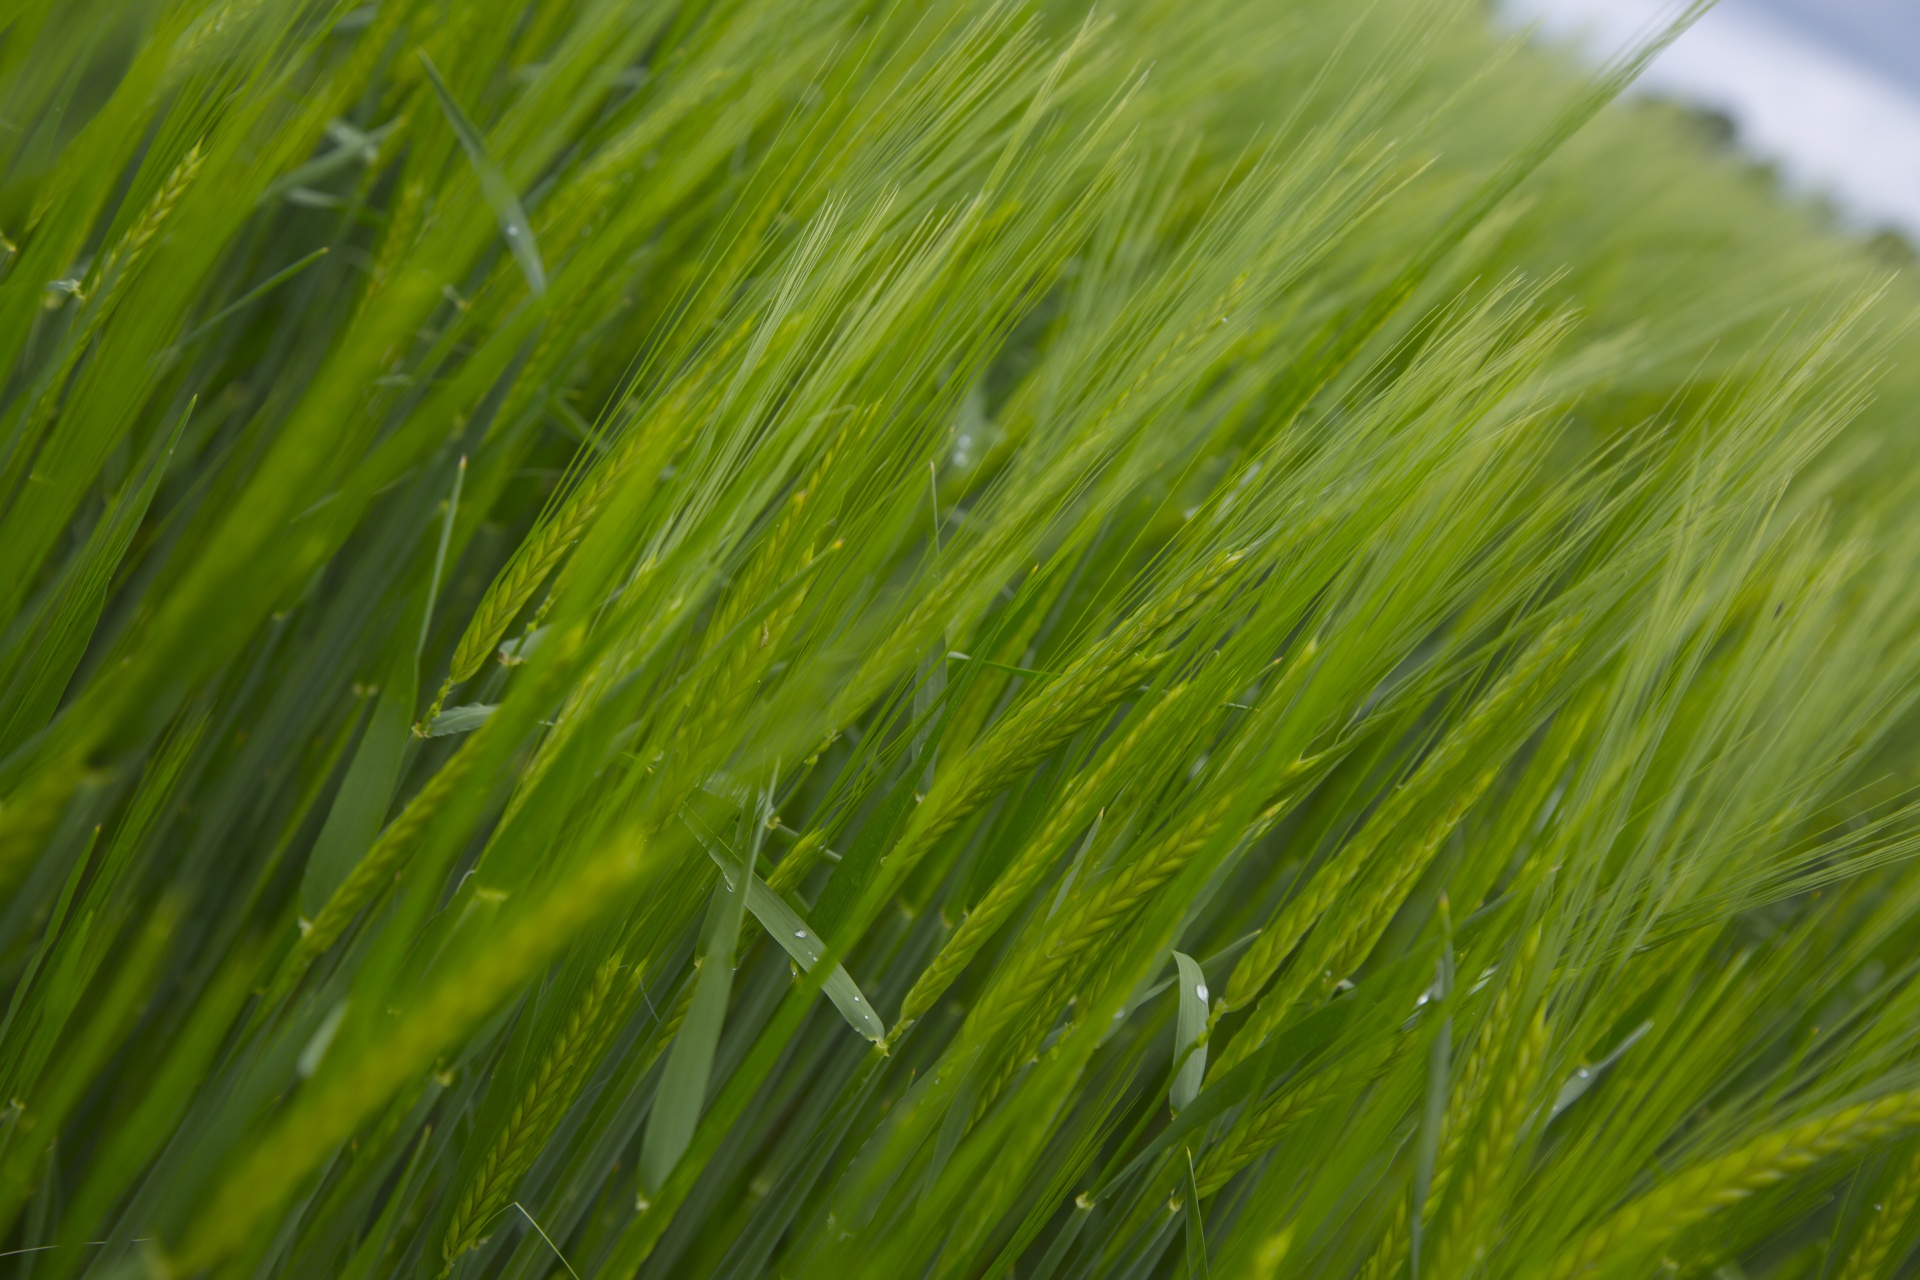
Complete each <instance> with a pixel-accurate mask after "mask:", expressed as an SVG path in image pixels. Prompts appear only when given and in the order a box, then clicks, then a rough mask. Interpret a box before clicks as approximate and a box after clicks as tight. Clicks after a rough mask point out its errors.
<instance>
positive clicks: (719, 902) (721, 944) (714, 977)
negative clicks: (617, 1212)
mask: <svg viewBox="0 0 1920 1280" xmlns="http://www.w3.org/2000/svg"><path fill="white" fill-rule="evenodd" d="M746 902H747V895H746V894H745V893H743V892H740V891H738V890H736V889H735V887H734V886H733V885H732V884H730V883H729V882H728V877H726V876H725V875H722V876H720V877H719V878H718V880H717V881H716V882H715V883H714V886H713V899H712V901H711V903H710V904H709V905H708V907H707V923H706V932H705V937H704V939H703V941H702V944H701V948H700V959H699V961H698V964H699V971H698V973H696V974H695V977H694V988H693V1004H692V1006H691V1007H689V1008H688V1010H687V1020H686V1021H685V1022H684V1023H682V1024H681V1026H680V1034H678V1035H676V1036H675V1037H674V1038H673V1048H672V1049H670V1050H668V1052H667V1065H666V1069H665V1071H664V1072H662V1073H661V1076H660V1090H659V1092H658V1093H657V1094H655V1095H654V1100H653V1115H652V1116H651V1117H650V1118H649V1119H648V1120H647V1136H646V1138H645V1140H644V1141H643V1142H642V1144H641V1147H640V1179H641V1185H642V1186H644V1187H646V1188H647V1189H648V1190H656V1189H658V1188H659V1187H661V1186H664V1185H665V1184H666V1181H667V1177H668V1175H669V1174H671V1173H672V1172H673V1167H674V1166H675V1165H676V1164H678V1163H680V1157H681V1155H682V1154H684V1153H685V1152H686V1149H687V1144H688V1143H689V1142H691V1141H693V1131H694V1129H695V1127H696V1126H697V1125H698V1124H699V1123H700V1108H701V1106H702V1105H703V1104H704V1103H705V1102H706V1098H707V1079H708V1076H709V1075H711V1074H712V1072H713V1052H714V1049H715V1048H717V1047H718V1045H719V1043H720V1027H721V1024H722V1023H724V1022H725V1021H726V1016H727V996H728V994H729V993H730V992H731V991H732V989H733V953H734V949H735V947H736V946H737V945H738V943H739V940H740V917H741V915H742V914H744V912H745V909H746Z"/></svg>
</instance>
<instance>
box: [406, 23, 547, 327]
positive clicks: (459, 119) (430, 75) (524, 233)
mask: <svg viewBox="0 0 1920 1280" xmlns="http://www.w3.org/2000/svg"><path fill="white" fill-rule="evenodd" d="M420 65H421V66H423V67H425V68H426V72H427V80H428V81H429V82H430V83H431V84H432V85H433V91H434V93H435V95H437V96H438V97H439V99H440V109H441V110H442V111H444V112H446V113H447V123H448V124H450V125H452V126H453V132H454V133H455V134H456V135H457V136H458V137H459V139H460V146H461V148H462V149H463V150H465V151H466V153H467V159H468V160H469V161H470V162H471V163H472V164H473V172H474V176H475V177H477V178H479V179H480V193H481V194H482V195H484V196H485V197H486V200H487V203H488V204H489V205H491V206H493V213H494V216H495V217H496V218H498V219H499V220H500V234H501V235H504V236H505V237H506V238H507V248H509V249H510V250H512V251H513V260H514V261H515V262H517V263H519V264H520V274H522V275H524V276H525V277H526V278H527V287H528V288H529V289H532V290H533V294H534V296H535V297H542V296H544V295H545V294H546V292H547V272H546V268H545V267H543V266H541V264H540V247H539V245H537V244H535V243H534V239H533V224H532V223H530V222H528V221H527V211H526V210H525V209H523V208H521V207H520V197H519V196H518V195H516V194H515V193H514V190H513V184H512V183H510V182H508V181H507V175H506V174H505V173H504V172H503V171H502V170H501V168H500V166H499V164H498V163H497V162H496V161H495V160H494V158H493V156H492V155H490V154H489V153H488V151H487V144H486V140H485V139H484V138H482V137H481V136H480V131H479V130H478V129H476V128H474V125H473V121H471V120H469V119H467V113H466V112H464V111H462V110H461V109H460V104H459V103H458V102H456V101H454V98H453V92H452V91H451V90H450V89H448V88H447V82H446V81H445V80H442V79H441V78H440V68H438V67H436V66H434V65H433V59H432V58H429V57H428V56H427V52H426V50H424V49H422V50H420Z"/></svg>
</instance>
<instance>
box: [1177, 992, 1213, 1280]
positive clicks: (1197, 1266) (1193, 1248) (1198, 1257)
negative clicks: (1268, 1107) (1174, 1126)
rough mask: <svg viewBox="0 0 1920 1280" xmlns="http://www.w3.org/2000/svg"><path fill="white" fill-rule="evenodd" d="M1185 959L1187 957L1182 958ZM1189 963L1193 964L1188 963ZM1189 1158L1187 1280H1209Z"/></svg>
mask: <svg viewBox="0 0 1920 1280" xmlns="http://www.w3.org/2000/svg"><path fill="white" fill-rule="evenodd" d="M1181 958H1182V959H1185V957H1184V956H1183V957H1181ZM1188 963H1192V962H1191V961H1188ZM1186 1157H1187V1185H1186V1191H1185V1195H1186V1200H1187V1278H1188V1280H1208V1277H1209V1274H1210V1273H1209V1272H1208V1270H1207V1224H1206V1220H1205V1219H1203V1218H1202V1217H1201V1216H1200V1180H1199V1179H1198V1178H1196V1177H1195V1176H1194V1173H1193V1148H1192V1147H1188V1148H1186Z"/></svg>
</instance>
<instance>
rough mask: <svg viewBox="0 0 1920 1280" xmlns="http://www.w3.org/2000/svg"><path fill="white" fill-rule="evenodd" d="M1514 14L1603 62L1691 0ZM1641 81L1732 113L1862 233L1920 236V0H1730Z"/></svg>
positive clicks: (1605, 2)
mask: <svg viewBox="0 0 1920 1280" xmlns="http://www.w3.org/2000/svg"><path fill="white" fill-rule="evenodd" d="M1503 8H1504V9H1505V11H1506V15H1507V18H1508V20H1509V21H1511V22H1514V23H1516V24H1521V25H1534V26H1535V27H1536V29H1537V30H1538V31H1539V33H1540V35H1541V37H1542V38H1543V39H1547V40H1550V41H1554V42H1557V43H1562V44H1566V45H1569V46H1571V47H1573V48H1575V49H1577V50H1578V51H1579V52H1580V53H1581V55H1582V56H1584V57H1586V58H1589V59H1591V60H1596V61H1597V60H1600V59H1604V58H1605V57H1607V56H1608V55H1610V54H1612V53H1614V52H1616V51H1617V50H1619V49H1620V48H1621V47H1623V46H1625V45H1627V44H1628V43H1629V42H1631V41H1633V40H1634V39H1636V38H1638V37H1642V36H1644V35H1646V34H1647V33H1649V32H1652V31H1654V30H1657V29H1658V27H1659V26H1660V24H1661V23H1662V22H1664V21H1666V20H1669V19H1671V17H1672V16H1673V15H1674V14H1675V13H1676V12H1677V11H1678V10H1679V9H1680V8H1681V6H1680V5H1678V4H1676V3H1672V2H1670V0H1669V2H1663V0H1504V3H1503ZM1639 91H1640V92H1643V93H1655V94H1659V95H1661V96H1664V97H1671V98H1679V99H1681V100H1683V101H1686V102H1689V103H1691V104H1693V105H1695V106H1698V107H1701V108H1703V109H1705V110H1708V111H1712V112H1715V113H1717V114H1720V115H1724V116H1725V117H1726V118H1727V120H1728V121H1729V122H1730V123H1731V125H1732V127H1733V131H1734V136H1735V138H1736V139H1737V141H1738V143H1739V145H1740V146H1742V147H1743V148H1744V149H1746V150H1747V151H1748V152H1749V153H1751V154H1752V155H1754V156H1755V157H1756V158H1757V159H1760V160H1762V161H1764V162H1766V163H1768V164H1770V165H1772V166H1773V167H1775V168H1776V169H1777V170H1778V171H1779V172H1780V174H1781V176H1782V178H1783V179H1784V180H1785V181H1786V182H1787V183H1788V185H1789V186H1791V187H1793V188H1796V189H1798V190H1800V191H1802V192H1805V193H1807V194H1809V195H1813V196H1817V197H1819V198H1821V199H1824V200H1826V201H1827V202H1829V203H1830V204H1832V206H1833V207H1834V209H1835V210H1836V212H1837V213H1838V214H1839V216H1840V217H1841V218H1842V219H1843V220H1845V221H1846V222H1848V223H1850V224H1853V225H1855V226H1858V227H1860V228H1861V229H1863V230H1870V231H1880V230H1893V231H1898V232H1900V233H1901V234H1902V235H1903V236H1904V237H1905V238H1906V239H1907V241H1908V242H1909V243H1920V0H1721V3H1720V4H1719V5H1718V6H1716V7H1715V8H1714V9H1713V10H1712V11H1711V12H1709V13H1708V14H1707V15H1706V16H1705V17H1704V18H1702V19H1701V20H1700V22H1699V23H1698V24H1697V25H1696V26H1695V27H1694V28H1693V29H1692V30H1690V31H1688V32H1687V33H1686V34H1685V35H1683V36H1682V37H1681V38H1680V39H1679V40H1678V41H1677V42H1676V43H1675V44H1674V46H1673V47H1672V48H1671V49H1669V50H1667V51H1666V53H1664V54H1663V55H1662V56H1661V57H1660V59H1659V60H1658V61H1657V62H1656V63H1655V64H1654V65H1653V67H1652V68H1651V69H1650V70H1649V71H1648V74H1647V76H1646V78H1645V80H1644V81H1643V82H1642V84H1641V87H1640V90H1639Z"/></svg>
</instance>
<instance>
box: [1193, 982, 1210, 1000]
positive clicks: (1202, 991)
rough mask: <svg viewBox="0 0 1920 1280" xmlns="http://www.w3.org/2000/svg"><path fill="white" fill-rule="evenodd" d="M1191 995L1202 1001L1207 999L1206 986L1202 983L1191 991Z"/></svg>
mask: <svg viewBox="0 0 1920 1280" xmlns="http://www.w3.org/2000/svg"><path fill="white" fill-rule="evenodd" d="M1193 994H1195V995H1197V996H1199V997H1200V998H1201V999H1202V1000H1205V999H1206V998H1207V984H1206V983H1204V982H1203V983H1201V984H1200V985H1199V986H1197V987H1195V988H1194V989H1193Z"/></svg>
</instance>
